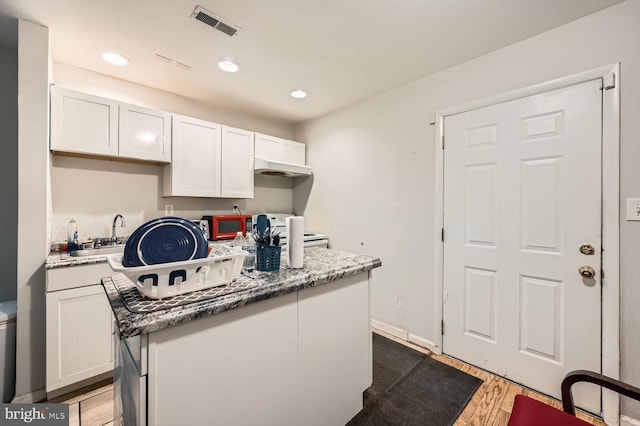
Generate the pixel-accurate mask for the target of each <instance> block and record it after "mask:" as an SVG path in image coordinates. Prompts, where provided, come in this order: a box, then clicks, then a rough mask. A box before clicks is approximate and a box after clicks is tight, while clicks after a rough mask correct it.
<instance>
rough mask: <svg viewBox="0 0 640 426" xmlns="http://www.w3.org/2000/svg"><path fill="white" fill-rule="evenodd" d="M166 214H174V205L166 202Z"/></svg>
mask: <svg viewBox="0 0 640 426" xmlns="http://www.w3.org/2000/svg"><path fill="white" fill-rule="evenodd" d="M164 215H165V216H173V205H172V204H165V205H164Z"/></svg>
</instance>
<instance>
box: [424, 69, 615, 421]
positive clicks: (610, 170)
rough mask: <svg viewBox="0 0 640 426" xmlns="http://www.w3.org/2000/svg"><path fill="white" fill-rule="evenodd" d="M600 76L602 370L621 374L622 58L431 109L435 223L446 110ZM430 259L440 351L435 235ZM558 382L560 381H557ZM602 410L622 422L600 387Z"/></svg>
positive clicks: (439, 250) (611, 395)
mask: <svg viewBox="0 0 640 426" xmlns="http://www.w3.org/2000/svg"><path fill="white" fill-rule="evenodd" d="M597 79H603V81H604V85H605V87H608V86H610V85H614V87H613V88H610V89H606V90H603V95H602V247H603V248H606V250H603V253H602V270H603V271H605V273H606V275H605V276H604V277H603V279H602V335H601V340H602V342H601V343H602V345H601V348H602V354H601V359H602V374H604V375H606V376H609V377H612V378H614V379H619V378H620V261H619V257H620V242H619V240H620V190H619V186H620V63H616V64H612V65H605V66H602V67H598V68H595V69H592V70H589V71H585V72H581V73H577V74H573V75H570V76H567V77H561V78H558V79H555V80H551V81H547V82H544V83H540V84H536V85H533V86H528V87H524V88H522V89H517V90H513V91H510V92H506V93H502V94H499V95H496V96H492V97H489V98H484V99H480V100H476V101H473V102H469V103H466V104H462V105H458V106H454V107H451V108H445V109H442V110H438V111H436V113H435V120H434V121H435V125H436V139H435V140H436V144H435V147H434V149H435V168H436V175H435V186H436V193H435V213H436V214H435V221H434V222H435V223H434V235H439V234H440V233H441V232H442V231H441V230H442V229H443V227H444V152H443V140H444V139H443V138H444V118H445V117H447V116H450V115H454V114H459V113H462V112H466V111H471V110H474V109H478V108H483V107H486V106H489V105H494V104H498V103H503V102H508V101H511V100H515V99H519V98H524V97H527V96H531V95H535V94H539V93H542V92H548V91H551V90H556V89H561V88H563V87H567V86H573V85H576V84H580V83H584V82H587V81H592V80H597ZM434 249H435V250H434V251H435V263H434V283H435V285H434V288H435V291H434V312H435V318H434V320H435V324H437V326H436V327H435V330H434V336H435V338H434V347H433V351H434V352H435V353H436V354H442V342H443V337H442V329H441V324H442V321H443V319H444V316H443V296H444V289H443V287H444V242H443V241H438V240H437V239H436V241H435V247H434ZM559 386H560V384H559V383H558V387H559ZM602 412H603V417H604V420H605V422H606V423H607V424H611V425H618V424H619V422H620V396H619V395H618V394H617V393H615V392H612V391H608V390H605V389H603V392H602Z"/></svg>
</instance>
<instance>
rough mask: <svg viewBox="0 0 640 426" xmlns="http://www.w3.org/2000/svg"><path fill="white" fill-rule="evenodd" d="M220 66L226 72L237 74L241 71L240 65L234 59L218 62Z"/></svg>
mask: <svg viewBox="0 0 640 426" xmlns="http://www.w3.org/2000/svg"><path fill="white" fill-rule="evenodd" d="M218 66H219V67H220V69H221V70H222V71H225V72H236V71H238V70H239V69H240V64H239V63H237V62H236V61H234V60H232V59H222V60H220V62H218Z"/></svg>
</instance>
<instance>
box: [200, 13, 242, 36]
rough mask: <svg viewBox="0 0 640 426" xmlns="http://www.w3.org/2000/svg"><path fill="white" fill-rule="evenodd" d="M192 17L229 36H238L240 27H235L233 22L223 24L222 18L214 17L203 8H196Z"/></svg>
mask: <svg viewBox="0 0 640 426" xmlns="http://www.w3.org/2000/svg"><path fill="white" fill-rule="evenodd" d="M191 17H193V18H196V19H197V20H198V21H200V22H202V23H204V24H207V25H208V26H210V27H211V28H215V29H216V30H218V31H220V32H223V33H225V34H226V35H228V36H231V37H233V36H234V35H236V34H237V32H238V30H239V29H240V27H238V26H236V25H233V24H232V23H231V22H229V21H227V22H223V21H222V18H220V17H219V16H216V15H214V14H213V13H211V12H209V11H208V10H206V9H204V8H203V7H202V6H196V8H195V10H194V11H193V13H192V14H191Z"/></svg>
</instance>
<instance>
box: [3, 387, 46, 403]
mask: <svg viewBox="0 0 640 426" xmlns="http://www.w3.org/2000/svg"><path fill="white" fill-rule="evenodd" d="M45 399H47V391H46V390H45V389H44V388H42V389H38V390H35V391H33V392H29V393H24V394H22V395H18V396H16V397H15V398H13V399H12V400H11V402H12V403H13V404H32V403H34V402H40V401H44V400H45Z"/></svg>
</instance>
